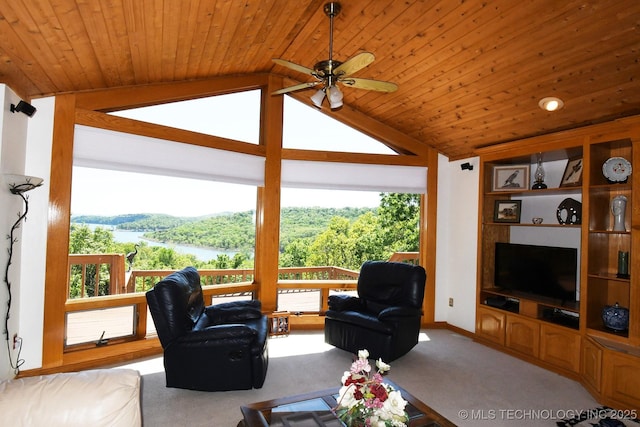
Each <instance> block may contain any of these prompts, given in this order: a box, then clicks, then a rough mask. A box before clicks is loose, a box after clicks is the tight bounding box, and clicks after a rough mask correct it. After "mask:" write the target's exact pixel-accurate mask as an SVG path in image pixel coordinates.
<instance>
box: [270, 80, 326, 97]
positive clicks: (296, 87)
mask: <svg viewBox="0 0 640 427" xmlns="http://www.w3.org/2000/svg"><path fill="white" fill-rule="evenodd" d="M320 83H321V82H309V83H300V84H297V85H294V86H289V87H285V88H283V89H280V90H276V91H274V92H271V95H281V94H283V93H287V92H293V91H296V90H301V89H307V88H310V87H314V86H315V85H318V84H320Z"/></svg>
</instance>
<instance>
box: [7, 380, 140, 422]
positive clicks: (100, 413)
mask: <svg viewBox="0 0 640 427" xmlns="http://www.w3.org/2000/svg"><path fill="white" fill-rule="evenodd" d="M0 425H7V426H8V425H11V426H46V427H57V426H64V427H71V426H91V427H98V426H109V427H125V426H126V427H130V426H141V425H142V415H141V410H140V374H139V373H138V371H135V370H132V369H96V370H89V371H81V372H71V373H60V374H52V375H43V376H39V377H27V378H18V379H13V380H8V381H3V382H0Z"/></svg>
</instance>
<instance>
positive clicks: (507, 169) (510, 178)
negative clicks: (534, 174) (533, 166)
mask: <svg viewBox="0 0 640 427" xmlns="http://www.w3.org/2000/svg"><path fill="white" fill-rule="evenodd" d="M528 189H529V165H511V166H494V167H493V185H492V186H491V190H492V191H518V190H528Z"/></svg>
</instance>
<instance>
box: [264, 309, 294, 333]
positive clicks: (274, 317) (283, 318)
mask: <svg viewBox="0 0 640 427" xmlns="http://www.w3.org/2000/svg"><path fill="white" fill-rule="evenodd" d="M290 315H291V313H289V312H288V311H274V312H273V313H271V314H269V315H268V318H269V335H270V336H272V337H274V336H286V335H289V316H290Z"/></svg>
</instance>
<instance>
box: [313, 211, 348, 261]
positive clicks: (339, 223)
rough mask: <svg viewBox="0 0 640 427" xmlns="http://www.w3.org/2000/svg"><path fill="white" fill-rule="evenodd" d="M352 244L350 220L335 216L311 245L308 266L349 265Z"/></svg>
mask: <svg viewBox="0 0 640 427" xmlns="http://www.w3.org/2000/svg"><path fill="white" fill-rule="evenodd" d="M350 246H351V242H350V240H349V220H348V219H347V218H342V217H338V216H335V217H333V218H331V221H330V222H329V226H328V227H327V229H326V230H325V231H324V232H322V233H320V235H318V237H316V239H315V240H314V241H313V243H312V244H311V246H310V247H309V256H308V258H307V266H330V265H338V266H343V267H344V266H349V265H351V262H350V260H351V254H350V249H351V248H350Z"/></svg>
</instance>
